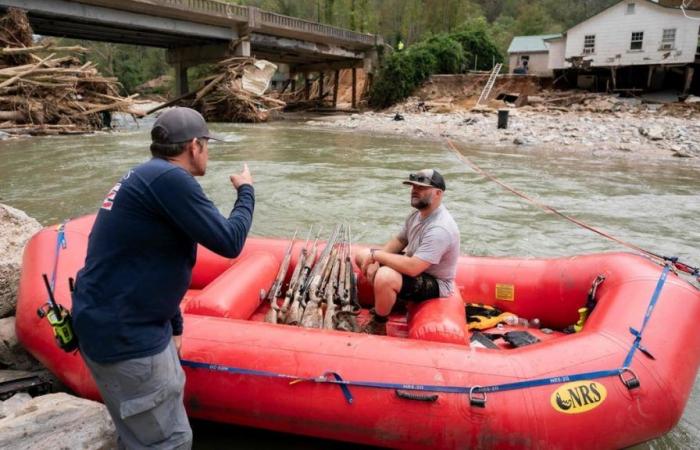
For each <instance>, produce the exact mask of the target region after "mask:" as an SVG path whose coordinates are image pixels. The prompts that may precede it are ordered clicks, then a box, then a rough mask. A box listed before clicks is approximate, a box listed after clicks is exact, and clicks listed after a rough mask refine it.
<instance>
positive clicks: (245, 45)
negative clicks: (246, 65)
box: [233, 39, 250, 56]
mask: <svg viewBox="0 0 700 450" xmlns="http://www.w3.org/2000/svg"><path fill="white" fill-rule="evenodd" d="M233 56H250V39H245V40H242V41H240V42H239V43H238V45H236V48H235V49H234V50H233Z"/></svg>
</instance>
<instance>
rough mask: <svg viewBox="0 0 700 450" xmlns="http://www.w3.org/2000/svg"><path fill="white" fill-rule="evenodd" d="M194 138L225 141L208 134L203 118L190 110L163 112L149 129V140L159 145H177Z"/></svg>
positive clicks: (177, 109)
mask: <svg viewBox="0 0 700 450" xmlns="http://www.w3.org/2000/svg"><path fill="white" fill-rule="evenodd" d="M194 138H207V139H214V140H216V141H226V139H224V138H223V137H221V136H217V135H215V134H214V133H211V132H209V128H207V122H206V121H205V120H204V117H202V115H201V114H200V113H198V112H197V111H195V110H194V109H191V108H183V107H176V108H172V109H169V110H167V111H165V112H164V113H163V114H161V115H160V116H159V117H158V119H156V122H155V123H154V124H153V128H152V129H151V140H152V141H153V142H157V143H159V144H179V143H181V142H187V141H191V140H192V139H194Z"/></svg>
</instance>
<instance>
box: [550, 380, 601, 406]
mask: <svg viewBox="0 0 700 450" xmlns="http://www.w3.org/2000/svg"><path fill="white" fill-rule="evenodd" d="M607 395H608V391H607V390H606V389H605V386H603V385H602V384H600V383H596V382H595V381H576V382H574V383H566V384H565V385H563V386H560V387H559V389H557V390H556V391H554V392H553V393H552V397H551V398H550V402H551V404H552V407H553V408H554V409H556V410H557V411H559V412H563V413H566V414H578V413H582V412H586V411H590V410H592V409H594V408H597V407H598V406H600V404H601V403H603V402H604V401H605V397H607Z"/></svg>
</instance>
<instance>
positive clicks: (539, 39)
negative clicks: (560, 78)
mask: <svg viewBox="0 0 700 450" xmlns="http://www.w3.org/2000/svg"><path fill="white" fill-rule="evenodd" d="M560 37H561V34H544V35H541V36H515V37H514V38H513V40H512V41H511V42H510V46H509V47H508V67H509V71H510V73H514V71H516V69H519V70H518V72H524V71H523V69H524V68H525V67H527V70H526V73H528V74H532V75H539V76H544V77H551V76H552V69H551V68H550V67H548V66H549V48H548V47H547V43H546V41H547V40H548V39H554V38H560Z"/></svg>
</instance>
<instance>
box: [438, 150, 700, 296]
mask: <svg viewBox="0 0 700 450" xmlns="http://www.w3.org/2000/svg"><path fill="white" fill-rule="evenodd" d="M447 145H448V146H449V148H450V149H451V150H452V151H453V152H454V154H455V155H457V157H458V158H459V159H460V160H461V161H462V162H464V163H465V164H467V165H469V166H471V168H472V169H474V170H475V171H476V172H477V173H479V174H481V175H483V176H484V177H486V178H488V179H489V180H491V181H493V182H494V183H496V184H498V185H499V186H501V187H502V188H504V189H505V190H507V191H509V192H512V193H513V194H515V195H517V196H518V197H520V198H522V199H524V200H527V201H528V202H530V203H532V204H533V205H535V206H537V207H538V208H540V209H542V210H543V211H545V212H548V213H552V214H556V215H557V216H559V217H561V218H563V219H566V220H568V221H569V222H572V223H575V224H576V225H578V226H580V227H581V228H585V229H586V230H589V231H592V232H594V233H596V234H599V235H601V236H603V237H604V238H607V239H610V240H611V241H614V242H617V243H618V244H620V245H624V246H625V247H627V248H631V249H633V250H636V251H638V252H640V253H643V254H645V255H647V256H650V257H651V258H654V259H656V262H658V263H660V264H666V263H667V262H670V263H672V265H673V266H674V268H676V269H677V270H680V271H681V272H684V273H687V274H688V275H691V276H693V277H695V279H696V280H697V282H698V283H700V268H698V267H693V266H691V265H689V264H685V263H682V262H680V261H678V257H677V256H661V255H658V254H656V253H653V252H650V251H649V250H645V249H643V248H641V247H639V246H637V245H634V244H631V243H629V242H626V241H623V240H621V239H618V238H616V237H615V236H612V235H610V234H608V233H605V232H603V231H601V230H599V229H597V228H594V227H593V226H591V225H588V224H587V223H584V222H582V221H581V220H579V219H576V218H575V217H572V216H569V215H567V214H564V213H562V212H561V211H558V210H557V209H555V208H553V207H551V206H549V205H545V204H544V203H541V202H538V201H537V200H535V199H534V198H532V197H530V196H528V195H526V194H523V193H522V192H520V191H518V190H516V189H515V188H513V187H511V186H509V185H508V184H506V183H504V182H502V181H501V180H499V179H498V178H496V177H494V176H493V175H491V174H490V173H488V172H486V171H485V170H484V169H482V168H481V167H479V166H477V165H476V164H474V163H473V162H471V161H470V160H469V159H467V157H466V156H464V155H463V154H462V153H461V152H460V151H459V150H457V147H455V145H454V144H453V143H452V141H451V140H450V139H447Z"/></svg>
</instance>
